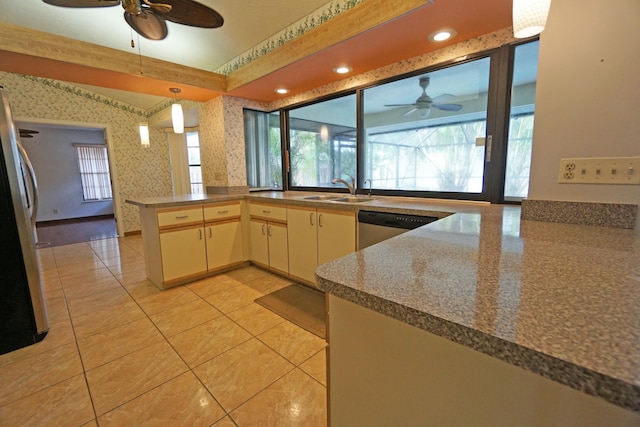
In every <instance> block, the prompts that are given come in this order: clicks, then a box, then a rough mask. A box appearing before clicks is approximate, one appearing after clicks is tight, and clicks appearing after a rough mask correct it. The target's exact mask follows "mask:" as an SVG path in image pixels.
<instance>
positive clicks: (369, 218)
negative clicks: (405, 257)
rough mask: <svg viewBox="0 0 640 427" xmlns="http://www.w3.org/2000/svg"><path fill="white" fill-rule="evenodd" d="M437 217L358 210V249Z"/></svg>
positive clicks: (427, 222)
mask: <svg viewBox="0 0 640 427" xmlns="http://www.w3.org/2000/svg"><path fill="white" fill-rule="evenodd" d="M438 219H440V218H438V217H435V216H420V215H407V214H396V213H388V212H374V211H360V212H358V250H360V249H364V248H366V247H367V246H371V245H375V244H376V243H379V242H382V241H383V240H387V239H389V238H391V237H394V236H397V235H398V234H402V233H404V232H406V231H409V230H413V229H414V228H418V227H421V226H423V225H425V224H429V223H431V222H433V221H437V220H438Z"/></svg>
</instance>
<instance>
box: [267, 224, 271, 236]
mask: <svg viewBox="0 0 640 427" xmlns="http://www.w3.org/2000/svg"><path fill="white" fill-rule="evenodd" d="M267 236H269V237H271V226H270V225H268V226H267Z"/></svg>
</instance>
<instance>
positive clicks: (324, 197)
mask: <svg viewBox="0 0 640 427" xmlns="http://www.w3.org/2000/svg"><path fill="white" fill-rule="evenodd" d="M340 198H341V196H333V195H330V194H322V195H319V196H308V197H305V198H304V199H305V200H336V199H340Z"/></svg>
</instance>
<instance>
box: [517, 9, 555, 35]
mask: <svg viewBox="0 0 640 427" xmlns="http://www.w3.org/2000/svg"><path fill="white" fill-rule="evenodd" d="M550 5H551V0H513V35H514V37H516V38H519V39H523V38H527V37H532V36H535V35H536V34H540V33H541V32H542V31H543V30H544V27H545V25H546V23H547V16H548V15H549V6H550Z"/></svg>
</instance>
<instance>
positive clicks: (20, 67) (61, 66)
mask: <svg viewBox="0 0 640 427" xmlns="http://www.w3.org/2000/svg"><path fill="white" fill-rule="evenodd" d="M0 64H1V65H0V70H2V71H6V72H9V73H15V74H27V75H30V76H36V77H44V78H48V79H54V80H61V81H66V82H72V83H80V84H86V85H92V86H100V87H106V88H111V89H119V90H126V91H129V92H135V93H144V94H148V95H157V96H162V97H165V98H171V97H175V96H174V95H173V94H172V93H171V92H169V88H170V87H178V86H179V87H180V88H181V89H182V92H181V93H180V95H179V96H177V97H179V98H180V99H188V100H192V101H198V102H206V101H209V100H210V99H212V98H215V97H217V96H220V95H222V92H219V91H214V90H210V89H205V88H201V87H197V86H190V85H186V84H183V83H176V82H175V81H171V80H166V79H152V78H149V77H147V76H145V77H142V76H136V75H131V74H125V73H119V72H116V71H110V70H100V69H97V68H92V67H86V66H83V65H77V64H69V63H68V62H62V61H55V60H51V59H47V58H41V57H37V56H31V55H24V54H21V53H14V52H7V51H3V50H0Z"/></svg>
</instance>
